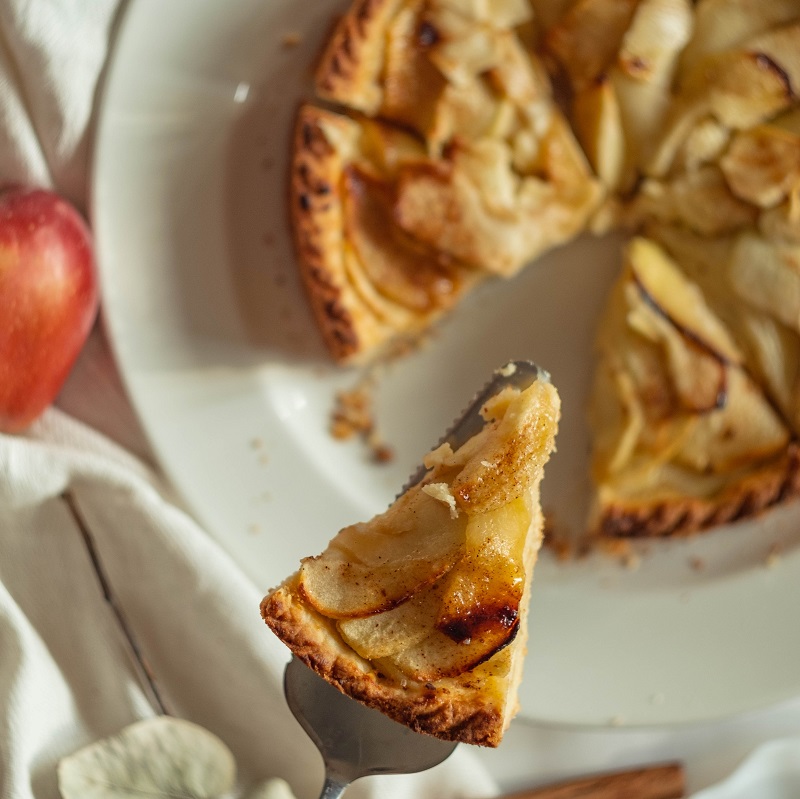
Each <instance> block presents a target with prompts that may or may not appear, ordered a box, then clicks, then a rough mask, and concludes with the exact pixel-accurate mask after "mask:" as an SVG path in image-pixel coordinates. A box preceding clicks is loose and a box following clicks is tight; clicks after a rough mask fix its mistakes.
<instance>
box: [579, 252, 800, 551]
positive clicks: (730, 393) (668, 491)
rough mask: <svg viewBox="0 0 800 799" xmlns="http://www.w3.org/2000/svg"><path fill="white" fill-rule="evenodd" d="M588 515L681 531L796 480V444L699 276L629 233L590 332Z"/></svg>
mask: <svg viewBox="0 0 800 799" xmlns="http://www.w3.org/2000/svg"><path fill="white" fill-rule="evenodd" d="M591 420H592V428H593V441H594V453H593V468H594V475H593V476H594V480H595V483H596V498H595V507H594V511H593V523H592V527H593V529H595V530H596V531H599V532H601V533H603V534H606V535H613V536H626V535H631V536H666V535H672V536H674V535H681V534H687V533H691V532H695V531H697V530H700V529H703V528H706V527H711V526H714V525H718V524H723V523H725V522H728V521H733V520H735V519H738V518H742V517H746V516H751V515H753V514H756V513H758V512H759V511H760V510H763V509H764V508H766V507H768V506H770V505H772V504H775V503H777V502H781V501H783V500H784V499H786V498H787V497H788V496H791V495H793V494H797V493H798V492H800V455H799V454H798V449H797V446H796V444H795V443H794V439H793V435H792V432H791V430H790V429H789V427H788V426H787V424H786V422H785V421H784V419H783V417H782V415H781V414H780V413H779V412H778V411H777V410H776V407H775V404H774V403H773V402H772V401H771V400H770V399H769V398H768V397H767V395H766V394H765V393H764V391H763V390H762V388H761V387H760V385H759V384H758V383H757V382H756V381H755V380H754V379H753V377H752V376H751V374H750V371H749V370H748V368H747V366H746V363H745V359H744V355H743V353H742V351H741V350H740V348H739V347H738V346H737V344H736V342H735V340H734V338H733V336H732V335H731V333H730V331H729V330H728V328H727V327H726V326H725V325H724V324H723V323H722V322H721V321H720V319H719V317H718V316H716V315H715V314H714V312H713V311H712V310H711V307H710V306H709V304H708V303H707V302H706V300H705V298H704V296H703V294H702V292H701V291H700V289H699V288H698V286H697V285H696V284H695V283H693V282H692V281H691V280H689V279H688V278H687V277H686V275H685V274H684V273H683V272H682V271H681V270H680V269H679V268H678V266H677V265H676V264H675V262H674V261H672V259H671V258H670V257H669V256H668V255H667V253H666V251H665V250H663V249H662V248H661V247H659V246H658V245H657V244H656V243H655V242H653V241H651V240H648V239H644V238H636V239H633V240H632V241H631V242H630V244H629V246H628V248H627V252H626V262H625V266H624V270H623V273H622V275H621V276H620V278H619V280H618V282H617V284H616V286H615V288H614V291H613V294H612V297H611V298H610V301H609V305H608V308H607V310H606V314H605V318H604V320H603V323H602V326H601V329H600V331H599V335H598V366H597V373H596V380H595V386H594V390H593V395H592V398H591Z"/></svg>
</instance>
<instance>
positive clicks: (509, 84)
mask: <svg viewBox="0 0 800 799" xmlns="http://www.w3.org/2000/svg"><path fill="white" fill-rule="evenodd" d="M530 18H531V8H530V6H529V5H528V3H527V0H495V2H486V1H485V0H473V1H472V2H460V1H459V0H403V2H397V0H356V2H355V3H354V4H353V5H352V6H351V8H350V9H349V10H348V11H347V12H346V13H345V15H344V17H343V18H342V20H341V21H340V22H339V24H338V25H337V27H336V29H335V31H334V33H333V35H332V37H331V38H330V41H329V43H328V46H327V48H326V49H325V52H324V53H323V55H322V58H321V60H320V64H319V66H318V69H317V73H316V91H317V94H318V96H319V97H320V98H321V99H323V100H326V101H328V102H330V103H333V104H335V105H336V106H337V107H338V111H339V113H336V112H332V111H328V110H323V109H322V108H320V107H317V106H316V105H305V106H303V108H302V109H301V110H300V113H299V119H298V123H297V131H296V135H295V138H294V145H293V159H292V177H291V192H292V196H291V216H292V223H293V228H294V234H295V240H296V249H297V252H298V254H299V260H300V268H301V272H302V274H303V277H304V282H305V285H306V288H307V293H308V295H309V297H310V300H311V304H312V306H313V308H314V311H315V315H316V319H317V321H318V325H319V327H320V329H321V330H322V332H323V335H324V337H325V340H326V343H327V345H328V348H329V349H330V351H331V353H332V355H333V357H334V358H335V359H336V360H337V361H339V362H357V361H363V360H365V359H369V358H373V357H375V355H376V353H377V352H380V351H381V350H382V348H383V347H384V346H385V345H386V344H387V343H388V342H391V341H392V340H394V339H397V338H400V339H402V338H404V337H408V336H414V335H416V334H418V333H419V331H421V330H424V329H427V328H428V327H429V326H430V324H431V322H432V321H433V320H434V319H435V318H437V317H438V316H440V315H441V313H442V312H443V311H445V310H447V309H449V308H451V307H452V306H453V305H454V304H455V303H456V302H457V300H458V299H460V297H461V296H463V294H464V293H465V292H466V291H468V290H469V289H470V288H471V287H472V286H474V285H475V284H476V283H477V282H479V281H481V280H483V279H485V278H487V277H491V276H502V277H510V276H512V275H513V274H515V273H516V272H517V271H519V269H521V268H522V267H523V266H524V265H525V264H526V263H527V262H528V261H530V260H532V259H533V258H535V257H536V256H537V255H539V254H541V253H543V252H545V251H546V250H548V249H550V248H552V247H554V246H556V245H558V244H561V243H563V242H565V241H567V240H569V239H570V238H572V237H573V236H575V235H576V234H577V233H578V232H579V231H580V230H581V229H582V228H583V227H584V226H585V224H586V222H587V220H588V218H589V216H590V214H591V212H592V211H593V210H594V208H595V207H596V206H597V204H598V203H599V201H600V198H601V189H600V185H599V182H598V181H597V180H596V179H595V178H594V176H593V175H592V174H591V170H590V168H589V165H588V163H587V161H586V158H585V156H584V154H583V152H582V151H581V149H580V147H579V145H578V144H577V141H576V140H575V138H574V136H573V134H572V131H571V130H570V127H569V125H568V123H567V121H566V119H565V117H564V115H563V113H562V112H561V111H560V110H559V108H558V106H557V105H556V103H555V102H554V100H553V98H552V94H551V89H550V83H549V79H548V77H547V75H546V73H545V71H544V69H543V67H542V65H541V64H540V63H539V61H538V60H537V59H536V57H535V56H534V55H533V54H532V52H530V51H529V50H528V49H527V48H526V47H525V46H524V45H523V42H522V39H521V37H520V30H521V27H520V26H524V25H525V24H526V23H527V22H528V21H529V20H530Z"/></svg>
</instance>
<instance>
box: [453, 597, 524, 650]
mask: <svg viewBox="0 0 800 799" xmlns="http://www.w3.org/2000/svg"><path fill="white" fill-rule="evenodd" d="M518 623H519V608H518V607H512V606H511V605H509V604H504V605H498V606H485V605H484V606H482V607H480V608H478V609H477V610H476V611H475V612H473V613H469V614H467V615H464V616H458V617H455V618H450V619H445V620H443V621H441V622H440V623H439V624H437V627H438V629H439V630H440V631H441V632H443V633H444V634H445V635H446V636H447V637H448V638H450V639H452V640H453V641H455V642H456V643H457V644H463V643H468V642H470V641H472V639H473V638H476V637H478V636H480V635H481V634H482V633H485V632H489V633H490V634H491V633H492V632H495V631H497V630H499V629H500V630H511V629H513V628H514V626H515V625H517V624H518Z"/></svg>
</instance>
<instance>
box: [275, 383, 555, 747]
mask: <svg viewBox="0 0 800 799" xmlns="http://www.w3.org/2000/svg"><path fill="white" fill-rule="evenodd" d="M559 408H560V405H559V398H558V394H557V392H556V390H555V388H554V387H553V386H552V384H551V383H550V382H549V379H547V377H546V375H545V374H544V373H540V374H539V376H538V378H537V379H535V380H534V382H533V383H531V384H530V385H529V386H528V387H527V388H522V389H520V388H515V387H511V386H506V387H505V388H503V389H502V390H501V391H500V392H499V393H497V394H496V395H494V396H492V397H491V398H490V399H488V400H487V401H486V402H485V403H484V404H483V407H482V415H483V419H484V421H483V424H482V427H481V429H480V430H479V431H478V432H477V433H475V434H474V435H472V436H471V437H469V438H468V439H467V440H466V441H465V442H464V443H463V444H461V445H460V446H457V447H456V448H455V450H454V449H453V446H452V445H451V444H450V443H447V442H445V443H444V444H442V445H441V446H439V447H438V448H436V449H435V450H433V451H432V452H431V453H430V454H429V455H428V456H427V457H426V459H425V461H424V463H425V467H426V471H425V474H424V477H423V478H422V479H421V481H420V482H418V483H416V484H415V485H413V486H412V487H411V488H409V489H408V490H406V491H405V492H404V493H403V494H402V495H401V496H400V497H398V499H397V500H396V501H395V502H394V503H393V504H392V505H391V507H390V508H389V509H388V510H387V511H385V512H384V513H381V514H379V515H378V516H376V517H374V518H373V519H372V520H370V521H368V522H364V523H360V524H354V525H351V526H349V527H346V528H344V529H343V530H341V531H340V532H339V533H338V534H337V535H336V536H335V537H334V538H333V540H332V541H331V542H330V544H329V545H328V547H327V549H325V551H324V552H323V553H322V554H320V555H318V556H316V557H309V558H306V559H304V560H303V561H302V565H301V567H300V569H299V571H298V572H297V573H295V574H294V575H292V576H291V577H289V578H288V579H287V580H286V581H285V582H284V583H283V584H282V585H281V586H279V587H278V588H277V589H276V590H274V591H272V592H271V593H270V594H269V595H268V596H267V597H265V599H264V600H263V602H262V605H261V612H262V615H263V617H264V620H265V621H266V623H267V624H268V625H269V627H270V628H271V629H272V630H273V631H274V632H275V633H276V634H277V636H278V637H279V638H280V639H281V640H282V641H284V643H286V644H287V646H288V647H289V648H290V649H291V650H292V652H293V653H294V654H295V655H296V656H297V657H299V658H300V659H301V660H303V661H304V662H305V663H306V664H307V665H308V666H310V667H311V668H312V669H314V671H316V672H317V673H318V674H319V675H320V676H322V677H323V678H324V679H325V680H327V681H328V682H329V683H331V684H332V685H335V686H336V687H337V688H339V689H340V690H341V691H342V692H344V693H345V694H348V695H349V696H351V697H353V698H355V699H357V700H359V701H361V702H363V703H364V704H366V705H369V706H371V707H374V708H377V709H378V710H380V711H382V712H384V713H385V714H387V715H389V716H390V717H392V718H394V719H396V720H397V721H399V722H401V723H403V724H406V725H407V726H409V727H411V728H413V729H415V730H417V731H419V732H424V733H428V734H431V735H433V736H436V737H439V738H443V739H446V740H453V741H460V742H464V743H471V744H479V745H483V746H496V745H497V744H498V743H499V742H500V739H501V737H502V735H503V732H504V730H505V729H506V727H507V726H508V724H509V722H510V721H511V718H512V716H513V715H514V714H515V713H516V709H517V699H516V693H517V687H518V685H519V682H520V679H521V676H522V660H523V656H524V653H525V646H526V638H527V631H526V622H527V613H528V602H529V593H530V582H531V576H532V570H533V566H534V563H535V561H536V557H537V552H538V549H539V547H540V544H541V540H542V514H541V509H540V506H539V485H540V482H541V479H542V475H543V470H544V465H545V463H546V461H547V460H548V458H549V456H550V453H551V452H552V450H553V448H554V441H555V435H556V428H557V424H558V418H559Z"/></svg>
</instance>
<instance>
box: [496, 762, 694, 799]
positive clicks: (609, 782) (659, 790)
mask: <svg viewBox="0 0 800 799" xmlns="http://www.w3.org/2000/svg"><path fill="white" fill-rule="evenodd" d="M684 791H685V779H684V773H683V766H682V765H681V764H680V763H663V764H658V765H655V766H644V767H642V768H636V769H631V770H627V771H616V772H612V773H609V774H598V775H595V776H592V777H581V778H580V779H576V780H568V781H566V782H560V783H558V784H556V785H548V786H546V787H543V788H533V789H531V790H529V791H521V792H519V793H514V794H508V795H507V796H504V797H503V799H680V797H682V796H684V795H685V793H684Z"/></svg>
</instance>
